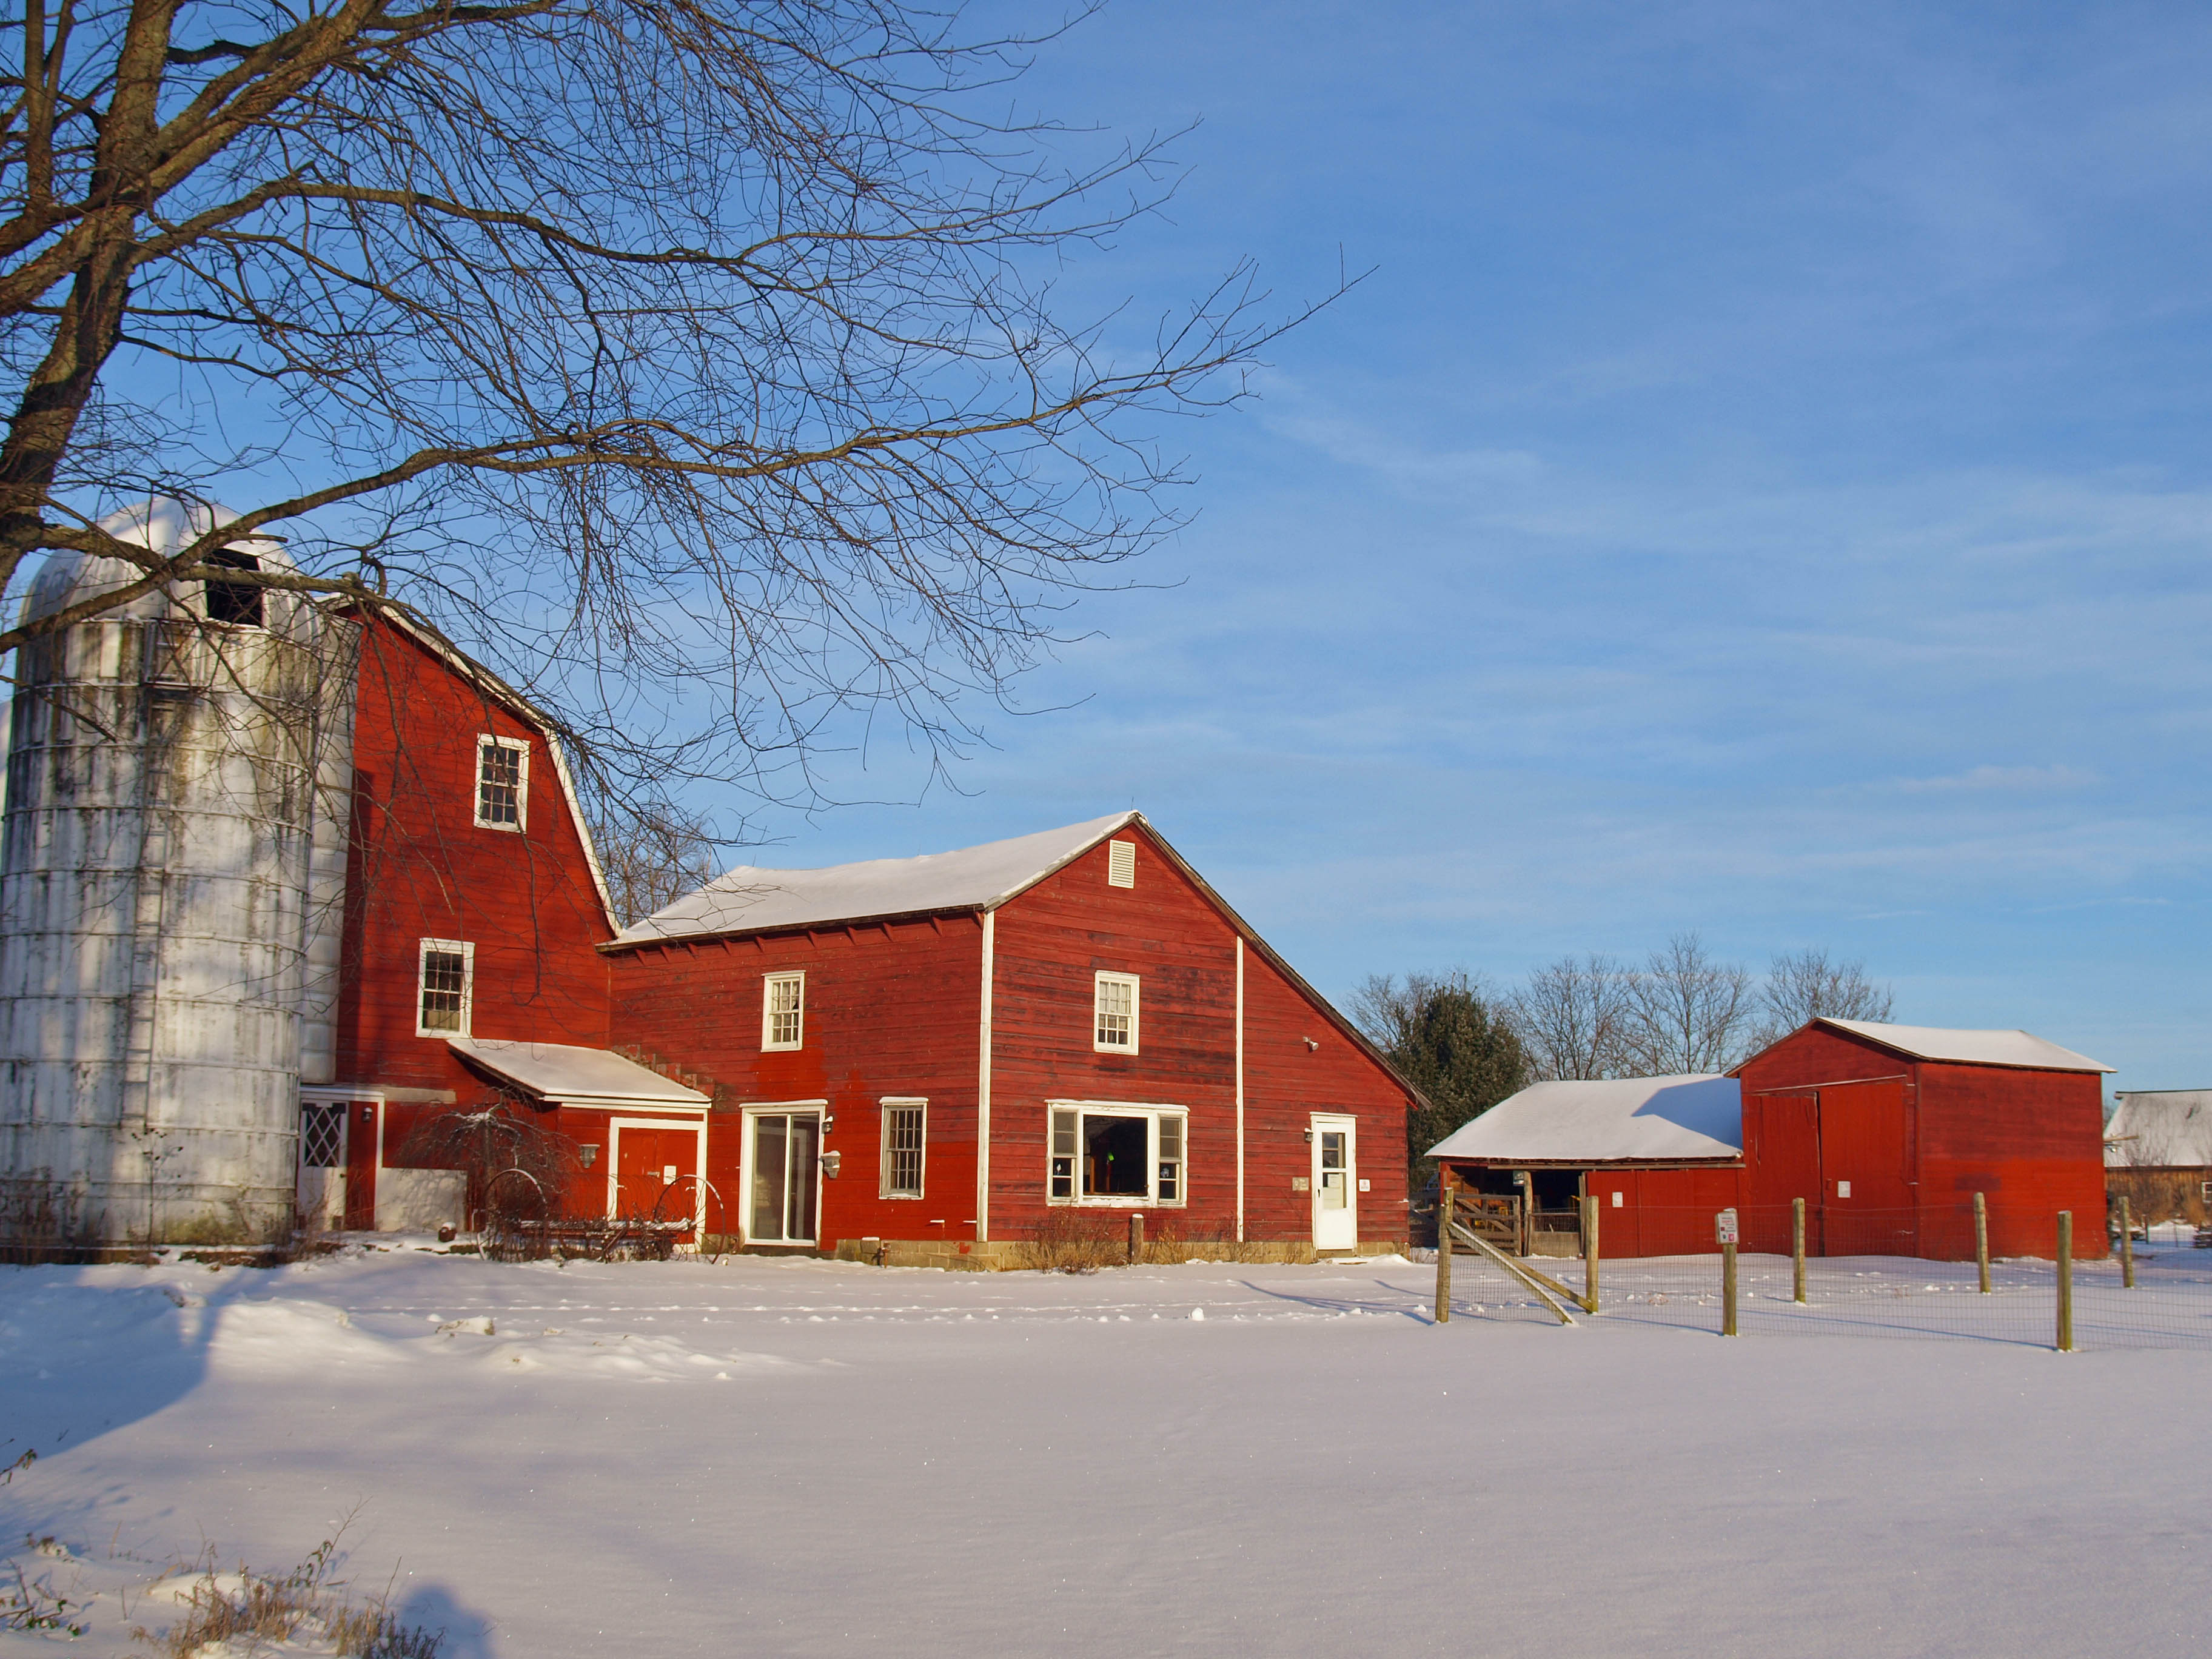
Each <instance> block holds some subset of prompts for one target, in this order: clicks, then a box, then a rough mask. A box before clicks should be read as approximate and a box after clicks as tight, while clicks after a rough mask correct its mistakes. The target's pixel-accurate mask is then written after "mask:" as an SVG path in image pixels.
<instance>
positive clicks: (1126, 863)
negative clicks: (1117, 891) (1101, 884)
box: [1106, 841, 1137, 887]
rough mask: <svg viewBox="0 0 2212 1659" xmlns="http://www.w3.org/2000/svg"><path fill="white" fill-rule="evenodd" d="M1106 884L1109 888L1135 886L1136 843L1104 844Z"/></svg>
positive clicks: (1116, 842) (1118, 842) (1117, 842)
mask: <svg viewBox="0 0 2212 1659" xmlns="http://www.w3.org/2000/svg"><path fill="white" fill-rule="evenodd" d="M1106 884H1107V885H1108V886H1109V887H1134V886H1135V885H1136V884H1137V843H1136V842H1133V841H1109V842H1107V843H1106Z"/></svg>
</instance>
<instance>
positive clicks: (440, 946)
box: [415, 939, 477, 1037]
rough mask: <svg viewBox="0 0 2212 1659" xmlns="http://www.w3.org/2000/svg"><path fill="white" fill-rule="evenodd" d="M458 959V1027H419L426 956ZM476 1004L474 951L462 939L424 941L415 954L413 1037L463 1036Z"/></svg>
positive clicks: (427, 971)
mask: <svg viewBox="0 0 2212 1659" xmlns="http://www.w3.org/2000/svg"><path fill="white" fill-rule="evenodd" d="M431 951H437V952H439V953H440V954H441V955H443V956H458V957H460V959H461V1023H460V1025H459V1029H458V1030H450V1031H449V1030H446V1029H445V1028H444V1027H442V1026H430V1025H426V1024H423V1023H422V998H423V995H424V994H425V993H427V992H428V990H429V988H430V952H431ZM476 1000H477V947H476V946H475V945H471V943H470V942H469V941H468V940H466V939H424V940H422V942H421V943H420V944H419V945H416V950H415V1035H416V1036H426V1037H450V1036H468V1034H469V1027H470V1026H471V1024H473V1023H474V1018H475V1013H476Z"/></svg>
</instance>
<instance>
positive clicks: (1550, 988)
mask: <svg viewBox="0 0 2212 1659" xmlns="http://www.w3.org/2000/svg"><path fill="white" fill-rule="evenodd" d="M1507 1006H1508V1007H1509V1009H1510V1013H1511V1017H1512V1020H1513V1024H1514V1029H1515V1030H1517V1031H1518V1032H1519V1033H1520V1036H1521V1042H1522V1047H1523V1048H1526V1049H1527V1050H1528V1060H1529V1065H1530V1066H1531V1067H1532V1068H1533V1070H1534V1073H1535V1075H1536V1076H1538V1077H1539V1078H1552V1079H1557V1078H1601V1077H1620V1076H1621V1075H1622V1074H1623V1073H1626V1072H1627V1071H1629V1070H1630V1069H1632V1067H1633V1066H1634V1064H1635V1060H1634V1058H1633V1055H1632V1051H1631V1048H1630V1046H1629V1036H1630V1032H1631V1030H1632V1025H1633V1015H1634V1012H1635V1009H1634V1000H1633V998H1632V995H1631V983H1630V976H1629V975H1627V974H1626V973H1625V972H1623V970H1622V969H1621V967H1620V963H1616V962H1614V961H1613V958H1612V957H1602V956H1599V955H1596V954H1595V953H1594V952H1593V953H1592V954H1591V955H1589V956H1586V957H1582V958H1581V959H1580V960H1577V958H1575V957H1571V956H1568V957H1560V958H1559V960H1558V961H1557V962H1555V963H1553V964H1552V965H1551V966H1550V967H1548V968H1540V969H1537V970H1536V971H1535V972H1534V973H1533V974H1531V975H1528V984H1527V985H1525V986H1523V987H1522V988H1521V989H1520V990H1519V991H1516V993H1514V994H1513V996H1512V997H1511V999H1510V1001H1509V1003H1508V1005H1507Z"/></svg>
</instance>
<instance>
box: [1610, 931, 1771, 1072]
mask: <svg viewBox="0 0 2212 1659" xmlns="http://www.w3.org/2000/svg"><path fill="white" fill-rule="evenodd" d="M1628 999H1629V1006H1630V1010H1631V1016H1630V1022H1629V1030H1628V1048H1629V1052H1630V1053H1631V1054H1632V1055H1634V1057H1635V1060H1636V1064H1637V1066H1638V1067H1639V1068H1640V1069H1641V1070H1642V1071H1643V1072H1644V1073H1645V1074H1647V1075H1650V1076H1662V1075H1667V1074H1670V1073H1680V1072H1722V1071H1726V1070H1727V1069H1728V1068H1729V1066H1733V1065H1734V1064H1735V1062H1736V1061H1737V1060H1741V1059H1742V1058H1743V1055H1744V1054H1745V1052H1746V1051H1747V1042H1748V1041H1749V1039H1750V1037H1751V1036H1752V1031H1753V1018H1754V1011H1755V1009H1756V1006H1757V1005H1756V1002H1755V1000H1754V999H1753V992H1752V981H1751V975H1749V974H1747V973H1746V972H1745V971H1744V970H1743V969H1741V968H1740V967H1738V966H1736V965H1735V963H1723V962H1716V961H1714V960H1713V959H1712V957H1711V956H1710V955H1709V954H1707V952H1706V951H1705V942H1704V940H1702V939H1699V937H1698V935H1697V934H1695V933H1677V934H1675V935H1674V938H1673V939H1669V940H1668V942H1667V948H1666V949H1665V950H1663V951H1653V952H1652V953H1651V955H1650V957H1648V958H1647V959H1646V960H1645V963H1644V971H1643V972H1641V973H1639V974H1638V975H1635V976H1634V977H1633V978H1632V980H1631V981H1629V986H1628Z"/></svg>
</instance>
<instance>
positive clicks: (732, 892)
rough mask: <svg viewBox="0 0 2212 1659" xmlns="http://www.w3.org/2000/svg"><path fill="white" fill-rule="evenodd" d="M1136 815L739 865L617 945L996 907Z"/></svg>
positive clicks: (630, 930)
mask: <svg viewBox="0 0 2212 1659" xmlns="http://www.w3.org/2000/svg"><path fill="white" fill-rule="evenodd" d="M1137 821H1138V814H1136V813H1135V812H1115V813H1114V814H1112V815H1111V816H1109V817H1103V818H1092V819H1091V820H1090V821H1089V822H1088V823H1072V824H1069V825H1067V826H1066V828H1064V829H1043V830H1039V831H1038V832H1037V833H1036V834H1035V835H1030V836H1015V837H1014V838H1013V839H1012V840H1011V841H994V842H986V843H985V844H984V845H983V846H981V847H963V848H960V849H959V850H958V851H957V852H951V853H925V854H922V855H921V857H919V858H910V859H870V860H867V861H866V862H865V863H861V864H838V865H832V866H829V868H828V869H823V870H767V869H761V868H757V867H756V866H752V865H740V866H738V867H737V868H736V869H734V870H732V871H730V872H727V873H726V874H724V875H721V876H719V877H717V878H715V879H714V880H713V881H710V882H708V884H706V885H705V886H704V887H702V888H700V889H699V890H697V891H696V892H693V893H687V894H685V895H684V896H683V897H682V898H680V899H678V900H677V901H676V902H675V903H673V904H671V905H670V906H668V907H667V908H665V909H663V910H656V911H655V912H653V915H649V916H647V917H646V918H645V920H644V921H639V922H634V923H632V924H631V925H630V926H629V927H625V928H624V929H623V931H622V932H621V933H618V934H617V935H616V941H615V942H616V943H617V944H618V945H640V944H651V943H653V941H655V940H659V939H685V938H691V937H696V936H700V935H708V934H715V933H764V932H769V931H771V930H773V929H776V928H782V927H823V926H827V925H830V924H836V923H842V922H853V921H877V920H879V919H882V918H884V917H889V916H920V915H931V914H933V913H940V912H944V911H947V910H991V909H995V908H998V906H1000V904H1003V903H1005V902H1006V900H1008V899H1010V898H1012V897H1013V896H1015V895H1016V894H1018V893H1020V892H1022V891H1024V890H1026V889H1028V888H1030V887H1033V886H1035V885H1036V884H1037V883H1038V882H1040V881H1042V880H1043V879H1044V878H1046V877H1047V876H1048V875H1050V874H1051V873H1052V872H1054V871H1055V870H1057V869H1059V868H1060V866H1062V865H1064V864H1066V863H1067V862H1068V861H1069V860H1072V859H1074V858H1078V857H1079V856H1081V855H1082V854H1084V853H1085V852H1087V851H1089V850H1090V849H1091V848H1093V847H1095V846H1097V844H1098V842H1099V839H1100V837H1102V836H1108V835H1111V834H1112V833H1113V832H1114V831H1115V830H1116V829H1121V828H1122V827H1123V826H1124V825H1126V824H1128V823H1135V822H1137Z"/></svg>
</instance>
